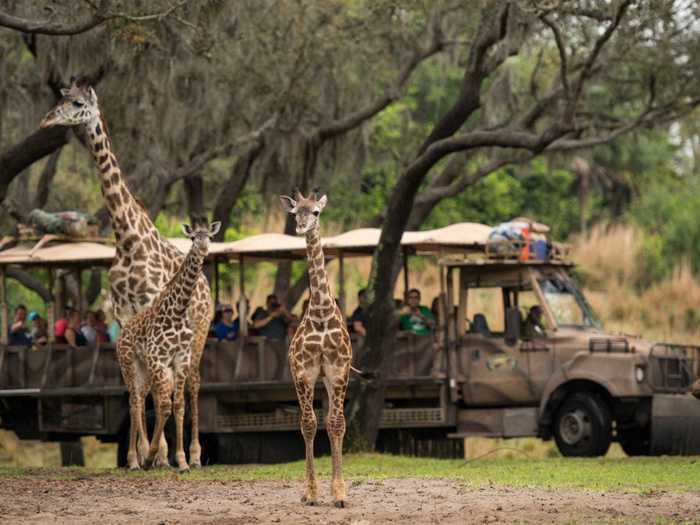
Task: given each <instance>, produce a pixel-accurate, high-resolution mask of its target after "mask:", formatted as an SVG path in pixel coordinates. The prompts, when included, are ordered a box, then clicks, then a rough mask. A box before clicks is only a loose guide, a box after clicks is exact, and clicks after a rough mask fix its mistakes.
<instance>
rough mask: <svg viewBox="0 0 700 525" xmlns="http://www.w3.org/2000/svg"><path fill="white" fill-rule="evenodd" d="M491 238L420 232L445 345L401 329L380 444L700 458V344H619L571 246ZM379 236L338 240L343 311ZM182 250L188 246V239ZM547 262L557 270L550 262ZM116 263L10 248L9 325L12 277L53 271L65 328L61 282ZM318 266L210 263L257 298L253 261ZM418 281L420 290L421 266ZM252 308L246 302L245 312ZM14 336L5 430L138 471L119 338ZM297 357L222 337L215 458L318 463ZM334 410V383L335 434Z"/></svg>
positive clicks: (215, 355)
mask: <svg viewBox="0 0 700 525" xmlns="http://www.w3.org/2000/svg"><path fill="white" fill-rule="evenodd" d="M489 232H491V229H490V228H489V227H487V226H484V225H478V224H469V223H465V224H458V225H452V226H449V227H447V228H442V229H440V230H434V231H431V232H406V234H405V235H404V238H403V241H402V250H403V252H404V254H405V255H406V256H410V255H423V254H429V255H433V256H438V257H442V260H441V263H440V264H439V266H438V269H439V272H440V282H441V284H442V293H441V298H442V300H441V301H440V304H441V308H440V310H441V315H439V321H440V322H439V324H438V329H437V330H436V331H435V333H434V334H433V335H431V336H417V335H414V334H410V333H399V335H398V336H397V338H396V340H395V342H394V345H395V347H394V351H393V352H392V362H391V363H389V364H388V367H387V369H388V374H387V380H386V395H385V399H386V401H385V406H384V407H383V413H382V418H381V423H380V434H379V442H378V447H379V449H380V450H385V451H390V452H405V453H418V454H431V455H450V454H455V453H460V452H461V450H462V446H461V445H462V443H463V440H462V439H460V438H462V437H468V436H502V437H515V436H540V437H543V438H549V437H551V436H554V437H555V438H556V440H557V444H558V445H559V448H560V450H561V451H562V453H564V454H565V455H595V454H602V453H604V452H605V450H607V447H608V445H609V443H610V441H611V440H612V439H617V440H619V441H620V442H621V443H622V445H623V447H624V449H625V450H626V451H627V452H628V453H630V454H652V453H654V454H661V453H676V454H688V453H698V452H700V401H697V400H695V399H694V398H692V397H691V396H689V395H688V394H687V390H688V386H689V385H690V384H691V382H692V380H693V378H694V377H697V376H698V362H699V361H698V353H697V350H696V349H695V348H691V347H680V346H675V345H668V344H650V343H647V342H645V341H643V340H641V339H639V338H632V337H621V336H616V335H612V334H606V333H605V332H603V331H602V329H601V328H600V326H599V323H598V322H597V320H596V319H595V316H594V315H593V313H592V312H591V310H590V308H589V307H588V306H587V304H586V302H585V300H584V298H583V295H582V294H581V293H580V291H579V289H578V288H577V287H576V285H575V283H574V282H573V280H572V279H571V277H570V273H569V272H570V269H571V264H570V263H568V262H566V261H565V260H564V259H562V258H561V257H560V256H558V255H557V254H558V253H560V252H558V251H557V250H554V251H552V250H549V251H544V252H543V251H542V250H541V249H540V248H541V247H542V246H541V244H540V245H538V246H535V245H534V244H533V245H532V246H530V244H531V243H530V242H529V241H528V242H525V243H524V244H523V243H520V244H518V242H517V241H515V242H511V241H509V242H508V243H506V244H507V246H506V248H508V249H506V250H505V251H504V250H503V249H501V248H502V247H501V248H498V247H496V248H498V249H492V248H494V246H495V245H494V244H493V243H490V242H488V239H489ZM378 239H379V230H370V229H363V230H355V231H351V232H347V233H344V234H341V235H338V236H335V237H330V238H325V239H324V240H323V243H324V249H325V252H326V255H327V256H328V257H330V258H334V259H336V260H337V264H338V265H339V268H338V269H339V272H338V273H339V286H338V288H337V290H338V291H339V292H340V294H339V295H340V300H341V304H344V300H343V296H344V289H343V288H344V287H343V281H344V262H343V261H344V260H345V258H346V257H353V256H367V255H368V254H371V252H372V250H373V249H374V247H375V246H376V243H377V242H378ZM171 241H172V242H174V243H176V245H178V246H179V247H180V248H181V249H182V250H183V251H185V250H186V249H187V246H188V243H187V241H186V240H184V239H173V240H171ZM178 243H182V244H181V245H179V244H178ZM525 247H527V248H528V250H529V251H528V250H524V248H525ZM530 248H532V249H531V250H530ZM543 253H544V257H545V258H547V257H549V260H542V259H541V258H540V259H538V257H540V256H541V255H542V254H543ZM524 254H525V255H524ZM113 256H114V248H113V247H112V246H110V245H109V244H104V243H96V242H85V241H83V242H61V241H60V240H58V239H54V240H53V241H52V242H49V243H46V244H43V245H35V244H32V245H22V244H20V245H18V246H15V247H13V248H8V249H5V250H3V251H0V318H1V319H2V325H3V326H7V322H8V305H7V304H6V298H5V275H6V271H7V269H8V268H9V267H11V266H19V267H22V268H24V269H28V268H32V267H33V268H41V269H43V270H45V273H46V275H48V281H49V282H48V288H49V290H50V292H51V293H50V295H51V300H50V302H49V304H47V317H48V320H49V326H51V325H52V324H53V319H54V318H55V316H56V314H57V313H58V311H59V310H60V308H59V305H58V302H57V301H58V296H57V295H56V294H55V293H54V292H55V290H54V288H55V286H54V285H55V281H56V277H57V275H58V273H59V272H73V273H74V274H76V275H77V276H79V275H80V274H81V273H82V272H84V271H85V270H86V269H89V268H92V267H96V266H97V267H107V266H109V264H110V263H111V260H112V258H113ZM303 257H304V241H303V239H300V238H297V237H290V236H285V235H280V234H263V235H260V236H256V237H250V238H247V239H243V240H240V241H235V242H232V243H212V245H211V247H210V254H209V257H208V261H207V264H209V265H210V269H209V274H210V275H212V277H213V278H212V285H213V286H212V287H213V295H214V296H215V297H216V299H217V300H218V296H219V280H220V279H219V277H220V276H219V271H218V269H219V265H220V264H222V263H229V264H230V263H234V262H235V263H237V264H238V268H239V279H240V282H239V291H240V293H241V295H243V294H244V279H243V276H244V273H243V268H244V266H245V265H247V264H249V263H252V262H255V261H259V260H268V261H270V260H279V259H294V258H298V259H303ZM405 260H406V258H405ZM333 264H335V263H333ZM404 276H405V279H406V281H404V289H408V286H409V283H408V282H407V276H408V272H406V271H405V272H404ZM77 281H78V283H80V282H82V279H80V278H78V279H77ZM79 295H81V296H82V294H79ZM81 302H82V301H81ZM244 305H245V302H244V301H241V302H240V303H239V308H240V307H244ZM534 305H538V306H539V307H540V308H541V310H542V312H543V321H542V329H541V331H539V332H538V333H536V334H535V335H534V336H533V335H532V331H531V330H529V329H527V327H526V326H524V324H525V322H526V320H525V317H526V315H527V313H528V312H529V309H530V308H531V307H532V306H534ZM77 306H78V307H80V308H81V309H82V308H84V305H82V304H78V305H77ZM446 313H447V314H448V315H446ZM240 314H241V318H242V319H246V318H247V317H248V313H247V312H245V311H241V312H240ZM0 338H1V339H0V427H2V428H6V429H11V430H13V431H15V432H16V433H17V435H18V436H19V437H20V438H23V439H41V440H45V441H68V440H74V439H76V438H78V437H80V436H85V435H94V436H97V437H98V438H99V439H100V440H102V441H105V442H117V443H119V445H120V446H119V453H118V464H120V465H121V464H123V463H124V460H125V453H126V450H125V449H126V443H127V438H128V420H129V418H128V398H127V393H126V388H125V387H124V385H123V383H122V379H121V374H120V371H119V366H118V364H117V360H116V356H115V347H114V343H107V344H102V345H99V346H96V347H78V348H75V347H71V346H69V345H61V344H56V343H55V341H53V340H51V339H52V338H50V341H49V343H48V344H47V345H45V346H43V347H40V348H37V347H34V348H31V347H24V346H10V345H8V344H7V332H6V331H5V330H2V332H1V333H0ZM353 346H354V350H355V353H356V355H357V353H358V352H359V351H360V348H361V341H359V340H358V339H356V337H355V336H353ZM286 351H287V347H286V344H285V343H284V342H283V341H271V340H267V339H265V338H264V337H260V336H253V335H249V334H248V330H247V326H246V324H245V323H243V324H242V326H241V335H240V337H239V338H238V339H237V340H236V341H235V342H232V343H229V342H220V341H217V340H216V339H211V340H209V341H208V342H207V346H206V348H205V351H204V355H203V359H202V363H201V371H202V388H201V391H200V430H201V441H202V444H203V449H204V451H203V454H204V457H203V460H204V461H205V462H207V461H208V462H222V463H234V462H251V461H252V462H273V461H284V460H289V459H294V458H301V457H303V455H304V445H303V440H302V439H301V436H300V433H299V430H298V428H299V427H298V425H299V423H298V418H299V414H298V405H297V400H296V395H295V392H294V387H293V385H292V383H291V380H290V377H289V371H288V367H287V366H286ZM441 361H442V365H440V362H441ZM357 380H358V378H357V376H354V375H353V376H352V377H351V381H357ZM324 403H325V395H324V393H323V388H322V385H321V384H320V383H319V385H318V388H317V395H316V401H315V407H316V410H317V417H318V421H319V427H320V428H323V426H324V415H325V414H324V412H325V407H324ZM151 416H152V414H150V412H149V417H151ZM170 430H172V429H170ZM166 434H167V432H166ZM450 437H451V438H455V439H449V438H450ZM186 439H187V437H186ZM316 441H317V448H318V452H323V451H324V450H325V449H327V447H328V444H327V440H326V439H325V432H319V434H318V436H317V439H316Z"/></svg>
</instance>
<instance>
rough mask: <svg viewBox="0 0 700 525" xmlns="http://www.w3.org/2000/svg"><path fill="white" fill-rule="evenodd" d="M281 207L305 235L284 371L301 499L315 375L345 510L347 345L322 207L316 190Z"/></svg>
mask: <svg viewBox="0 0 700 525" xmlns="http://www.w3.org/2000/svg"><path fill="white" fill-rule="evenodd" d="M280 200H281V201H282V207H283V208H284V209H285V210H286V211H287V212H289V213H292V214H294V216H295V218H296V224H297V226H296V231H297V235H306V255H307V258H308V262H309V292H310V299H309V306H308V308H307V310H306V313H305V314H304V317H303V318H302V320H301V323H300V324H299V328H298V329H297V331H296V333H295V334H294V337H293V338H292V341H291V343H290V346H289V368H290V370H291V372H292V380H293V381H294V386H295V388H296V391H297V397H298V399H299V406H300V408H301V433H302V435H303V436H304V442H305V444H306V485H305V489H304V495H303V496H302V501H303V502H304V503H306V504H308V505H314V504H315V503H316V499H317V490H316V475H315V471H314V437H315V436H316V427H317V423H316V413H315V412H314V389H315V386H316V379H317V378H318V376H319V373H321V372H322V373H323V384H324V385H325V387H326V391H327V392H328V401H329V403H328V405H329V406H328V415H327V417H326V431H327V432H328V437H329V439H330V442H331V455H332V458H333V480H332V482H331V494H332V496H333V500H334V503H335V506H336V507H343V506H345V482H344V481H343V473H342V462H343V436H344V435H345V415H344V414H343V403H344V401H345V391H346V389H347V386H348V374H349V373H350V365H351V362H352V347H351V346H350V335H349V334H348V330H347V327H346V326H345V320H344V318H343V314H342V312H341V311H340V308H339V307H338V305H337V304H336V302H335V300H334V298H333V296H332V295H331V290H330V287H329V285H328V276H327V275H326V269H325V266H324V258H323V250H322V249H321V233H320V227H319V220H318V217H319V215H320V214H321V210H322V209H323V207H324V206H325V205H326V200H327V199H326V196H325V195H324V196H323V197H321V198H320V199H319V198H318V196H317V194H316V192H314V193H312V194H311V195H310V196H309V197H308V198H304V197H303V196H302V195H301V193H299V192H298V191H297V192H296V200H294V199H292V198H291V197H287V196H281V197H280Z"/></svg>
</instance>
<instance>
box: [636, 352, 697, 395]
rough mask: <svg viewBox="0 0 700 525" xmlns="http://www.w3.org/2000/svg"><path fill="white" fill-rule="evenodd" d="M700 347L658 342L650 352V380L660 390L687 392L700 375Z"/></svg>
mask: <svg viewBox="0 0 700 525" xmlns="http://www.w3.org/2000/svg"><path fill="white" fill-rule="evenodd" d="M699 353H700V347H696V346H687V345H673V344H667V343H657V344H655V345H654V346H653V347H652V348H651V352H650V353H649V367H650V370H649V380H650V382H651V384H652V386H653V387H654V389H655V390H657V391H660V392H675V393H682V392H686V391H687V390H688V388H689V387H690V385H692V384H693V381H695V378H696V377H697V376H698V370H697V366H698V360H697V356H698V355H699Z"/></svg>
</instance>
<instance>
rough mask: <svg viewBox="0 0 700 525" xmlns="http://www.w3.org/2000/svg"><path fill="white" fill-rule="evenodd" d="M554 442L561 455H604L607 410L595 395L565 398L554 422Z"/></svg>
mask: <svg viewBox="0 0 700 525" xmlns="http://www.w3.org/2000/svg"><path fill="white" fill-rule="evenodd" d="M554 439H555V441H556V443H557V448H558V449H559V452H561V454H562V455H563V456H567V457H593V456H602V455H604V454H605V453H606V452H607V451H608V448H610V442H611V441H612V417H611V416H610V409H609V408H608V406H607V405H606V404H605V402H604V401H603V400H602V399H601V398H600V397H599V396H597V395H596V394H593V393H588V392H576V393H574V394H571V395H569V396H568V397H567V398H566V399H564V402H563V403H562V404H561V406H560V407H559V410H558V411H557V414H556V417H555V419H554Z"/></svg>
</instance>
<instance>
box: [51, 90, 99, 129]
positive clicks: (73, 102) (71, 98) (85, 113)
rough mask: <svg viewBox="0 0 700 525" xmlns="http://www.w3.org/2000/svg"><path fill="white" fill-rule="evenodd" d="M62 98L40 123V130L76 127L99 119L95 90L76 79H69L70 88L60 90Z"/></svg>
mask: <svg viewBox="0 0 700 525" xmlns="http://www.w3.org/2000/svg"><path fill="white" fill-rule="evenodd" d="M61 95H63V97H62V98H61V100H59V101H58V102H57V103H56V105H55V106H54V107H53V109H51V111H49V112H48V113H47V114H46V116H45V117H44V119H43V120H42V121H41V124H40V126H41V127H42V128H49V127H51V126H77V125H79V124H85V123H87V122H90V121H91V120H93V119H95V118H99V116H100V110H99V108H98V107H97V95H96V94H95V90H94V89H92V87H90V86H88V85H87V84H85V83H83V82H81V81H80V80H78V79H75V78H73V79H71V83H70V87H69V88H66V89H61Z"/></svg>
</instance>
